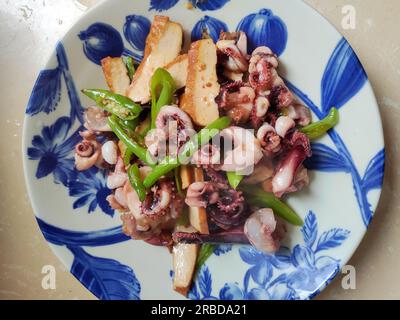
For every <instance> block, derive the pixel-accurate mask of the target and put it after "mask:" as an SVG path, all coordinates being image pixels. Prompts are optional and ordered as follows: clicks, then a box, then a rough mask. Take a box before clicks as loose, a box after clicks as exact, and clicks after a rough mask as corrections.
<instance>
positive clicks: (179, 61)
mask: <svg viewBox="0 0 400 320" xmlns="http://www.w3.org/2000/svg"><path fill="white" fill-rule="evenodd" d="M188 64H189V59H188V55H187V54H181V55H180V56H178V57H177V58H176V59H175V60H174V61H172V62H170V63H169V64H167V65H166V66H165V67H164V69H165V70H167V71H168V72H169V73H170V74H171V76H172V78H173V79H174V80H175V85H176V89H181V88H183V87H185V86H186V79H187V74H188Z"/></svg>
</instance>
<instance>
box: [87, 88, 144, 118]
mask: <svg viewBox="0 0 400 320" xmlns="http://www.w3.org/2000/svg"><path fill="white" fill-rule="evenodd" d="M82 93H83V94H85V95H86V96H88V97H89V98H90V99H92V100H94V101H95V102H96V103H97V105H98V106H99V107H100V108H103V109H104V110H106V111H108V112H110V113H112V114H115V115H116V116H117V117H118V118H120V119H122V120H133V119H135V118H136V117H138V116H139V114H140V113H141V112H142V107H141V106H140V105H139V104H137V103H134V102H133V101H132V100H131V99H129V98H128V97H125V96H122V95H120V94H116V93H112V92H111V91H108V90H103V89H83V90H82Z"/></svg>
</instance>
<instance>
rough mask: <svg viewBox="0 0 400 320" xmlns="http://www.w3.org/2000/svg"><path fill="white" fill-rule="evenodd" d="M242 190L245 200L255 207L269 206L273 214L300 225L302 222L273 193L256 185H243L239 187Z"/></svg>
mask: <svg viewBox="0 0 400 320" xmlns="http://www.w3.org/2000/svg"><path fill="white" fill-rule="evenodd" d="M240 190H241V191H243V193H244V196H245V199H246V201H247V202H248V203H249V204H251V205H253V206H257V207H263V208H271V209H272V210H273V211H274V213H275V214H277V215H278V216H280V217H281V218H282V219H285V220H286V221H288V222H290V223H291V224H294V225H296V226H302V225H303V224H304V222H303V220H302V219H301V218H300V216H299V215H298V214H297V213H296V212H295V211H294V210H293V209H292V208H290V207H289V206H288V205H287V204H285V203H284V202H282V201H281V200H280V199H278V198H277V197H275V195H274V194H273V193H270V192H265V191H264V190H262V189H261V188H260V187H257V186H250V185H248V186H243V187H241V188H240Z"/></svg>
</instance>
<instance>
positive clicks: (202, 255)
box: [196, 243, 217, 271]
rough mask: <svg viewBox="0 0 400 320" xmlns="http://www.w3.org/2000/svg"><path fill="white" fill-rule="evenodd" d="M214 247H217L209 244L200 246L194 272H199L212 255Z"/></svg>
mask: <svg viewBox="0 0 400 320" xmlns="http://www.w3.org/2000/svg"><path fill="white" fill-rule="evenodd" d="M216 247H217V246H216V245H215V244H210V243H204V244H202V245H201V249H200V252H199V255H198V257H197V262H196V271H199V270H200V269H201V266H202V265H203V264H204V263H205V262H206V260H207V259H208V258H209V257H211V255H212V254H213V253H214V250H215V248H216Z"/></svg>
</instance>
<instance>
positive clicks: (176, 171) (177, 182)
mask: <svg viewBox="0 0 400 320" xmlns="http://www.w3.org/2000/svg"><path fill="white" fill-rule="evenodd" d="M174 176H175V185H176V191H178V193H179V194H181V193H182V182H181V174H180V171H179V169H178V168H175V169H174Z"/></svg>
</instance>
